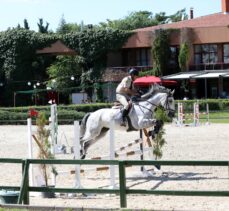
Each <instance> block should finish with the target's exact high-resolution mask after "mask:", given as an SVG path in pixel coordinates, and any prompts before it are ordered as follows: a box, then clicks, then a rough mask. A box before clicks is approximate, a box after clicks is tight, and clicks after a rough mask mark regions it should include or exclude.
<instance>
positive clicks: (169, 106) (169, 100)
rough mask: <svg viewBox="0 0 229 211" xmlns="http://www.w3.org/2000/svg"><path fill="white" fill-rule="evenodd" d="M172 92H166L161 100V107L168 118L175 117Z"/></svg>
mask: <svg viewBox="0 0 229 211" xmlns="http://www.w3.org/2000/svg"><path fill="white" fill-rule="evenodd" d="M173 94H174V90H173V91H171V90H168V89H167V90H166V91H165V95H164V97H162V98H161V102H160V104H161V106H162V107H163V108H164V109H165V111H166V112H167V115H168V117H170V118H173V117H174V116H175V111H176V110H175V100H174V97H173Z"/></svg>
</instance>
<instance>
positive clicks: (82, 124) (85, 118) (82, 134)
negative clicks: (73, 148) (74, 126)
mask: <svg viewBox="0 0 229 211" xmlns="http://www.w3.org/2000/svg"><path fill="white" fill-rule="evenodd" d="M90 115H91V113H86V114H85V115H84V117H83V119H82V121H81V124H80V138H82V137H83V136H84V134H85V131H86V123H87V119H88V117H89V116H90Z"/></svg>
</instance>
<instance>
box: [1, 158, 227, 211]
mask: <svg viewBox="0 0 229 211" xmlns="http://www.w3.org/2000/svg"><path fill="white" fill-rule="evenodd" d="M0 163H18V164H22V168H23V170H22V173H23V176H22V182H21V186H20V187H16V186H0V188H1V189H11V190H12V189H14V190H19V191H20V194H19V197H18V204H29V192H30V191H33V192H58V193H97V194H118V195H119V196H120V207H121V208H125V207H127V195H128V194H154V195H174V196H175V195H176V196H229V191H218V190H216V191H206V190H205V191H204V190H198V191H197V190H195V191H191V190H142V189H128V187H127V186H126V173H125V172H126V167H127V166H130V165H131V166H144V165H147V166H152V165H162V166H165V165H166V166H227V167H228V170H229V161H166V160H163V161H149V160H147V161H140V160H139V161H136V160H121V161H118V160H38V159H26V160H22V159H7V158H2V159H0ZM30 164H61V165H82V164H83V165H116V166H118V168H119V188H117V189H99V188H97V189H95V188H92V189H89V188H81V189H78V188H77V189H76V188H50V187H31V186H29V166H30Z"/></svg>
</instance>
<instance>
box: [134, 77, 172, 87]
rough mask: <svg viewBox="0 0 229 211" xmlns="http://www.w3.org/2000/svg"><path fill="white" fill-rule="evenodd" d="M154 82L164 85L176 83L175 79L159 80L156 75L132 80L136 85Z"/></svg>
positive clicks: (148, 84)
mask: <svg viewBox="0 0 229 211" xmlns="http://www.w3.org/2000/svg"><path fill="white" fill-rule="evenodd" d="M155 83H156V84H161V85H165V86H173V85H177V81H173V80H161V79H160V78H159V77H156V76H153V75H150V76H144V77H140V78H137V79H136V80H135V81H134V85H136V86H150V85H152V84H155Z"/></svg>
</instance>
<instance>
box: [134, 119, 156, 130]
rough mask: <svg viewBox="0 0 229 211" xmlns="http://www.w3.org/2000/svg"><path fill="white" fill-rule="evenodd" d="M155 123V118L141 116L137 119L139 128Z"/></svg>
mask: <svg viewBox="0 0 229 211" xmlns="http://www.w3.org/2000/svg"><path fill="white" fill-rule="evenodd" d="M155 124H156V119H149V118H141V119H139V121H138V126H139V128H141V129H142V128H149V127H152V126H154V125H155Z"/></svg>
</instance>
